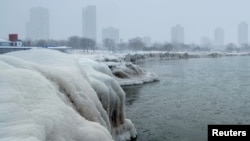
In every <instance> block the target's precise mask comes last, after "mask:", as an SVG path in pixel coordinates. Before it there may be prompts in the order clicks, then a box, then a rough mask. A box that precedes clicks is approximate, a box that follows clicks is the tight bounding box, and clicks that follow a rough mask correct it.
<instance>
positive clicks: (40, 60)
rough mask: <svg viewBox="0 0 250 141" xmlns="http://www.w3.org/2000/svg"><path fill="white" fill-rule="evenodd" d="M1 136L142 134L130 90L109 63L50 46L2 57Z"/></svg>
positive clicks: (33, 140)
mask: <svg viewBox="0 0 250 141" xmlns="http://www.w3.org/2000/svg"><path fill="white" fill-rule="evenodd" d="M0 68H1V69H0V90H1V92H0V93H1V95H0V140H3V141H14V140H22V141H24V140H25V141H26V140H27V141H47V140H51V141H112V140H117V141H120V140H127V139H130V138H131V137H136V134H137V133H136V129H135V127H134V125H133V123H132V122H131V121H130V120H129V119H126V116H125V113H124V102H125V93H124V91H123V90H122V89H121V87H120V85H119V84H118V83H117V81H116V80H114V79H113V77H112V73H111V72H110V69H109V68H108V66H107V65H104V64H103V63H98V62H95V61H93V60H90V59H83V58H82V59H80V60H76V59H75V57H72V56H71V55H67V54H64V53H60V52H58V51H52V50H46V49H33V50H28V51H18V52H12V53H8V54H4V55H0Z"/></svg>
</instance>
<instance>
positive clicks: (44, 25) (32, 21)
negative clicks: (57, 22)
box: [26, 7, 49, 40]
mask: <svg viewBox="0 0 250 141" xmlns="http://www.w3.org/2000/svg"><path fill="white" fill-rule="evenodd" d="M26 38H27V39H30V40H48V39H49V10H48V9H47V8H43V7H33V8H31V9H30V17H29V21H28V22H27V24H26Z"/></svg>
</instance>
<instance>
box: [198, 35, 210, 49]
mask: <svg viewBox="0 0 250 141" xmlns="http://www.w3.org/2000/svg"><path fill="white" fill-rule="evenodd" d="M200 46H201V47H205V48H211V46H212V45H211V40H210V39H209V38H208V37H201V39H200Z"/></svg>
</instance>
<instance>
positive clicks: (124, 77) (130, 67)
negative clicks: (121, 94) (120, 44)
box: [105, 62, 159, 86]
mask: <svg viewBox="0 0 250 141" xmlns="http://www.w3.org/2000/svg"><path fill="white" fill-rule="evenodd" d="M105 64H107V65H108V66H109V68H110V70H111V71H112V73H113V75H114V76H115V79H116V80H118V82H119V84H120V85H122V86H123V85H136V84H143V83H147V82H154V81H158V80H159V79H158V75H156V74H154V73H151V72H148V71H146V70H144V69H143V68H141V67H139V66H138V65H135V64H133V63H131V62H105Z"/></svg>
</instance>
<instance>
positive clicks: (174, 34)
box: [171, 24, 184, 44]
mask: <svg viewBox="0 0 250 141" xmlns="http://www.w3.org/2000/svg"><path fill="white" fill-rule="evenodd" d="M171 42H172V43H177V44H182V43H184V28H183V27H182V26H181V25H180V24H177V25H176V26H173V27H172V28H171Z"/></svg>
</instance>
